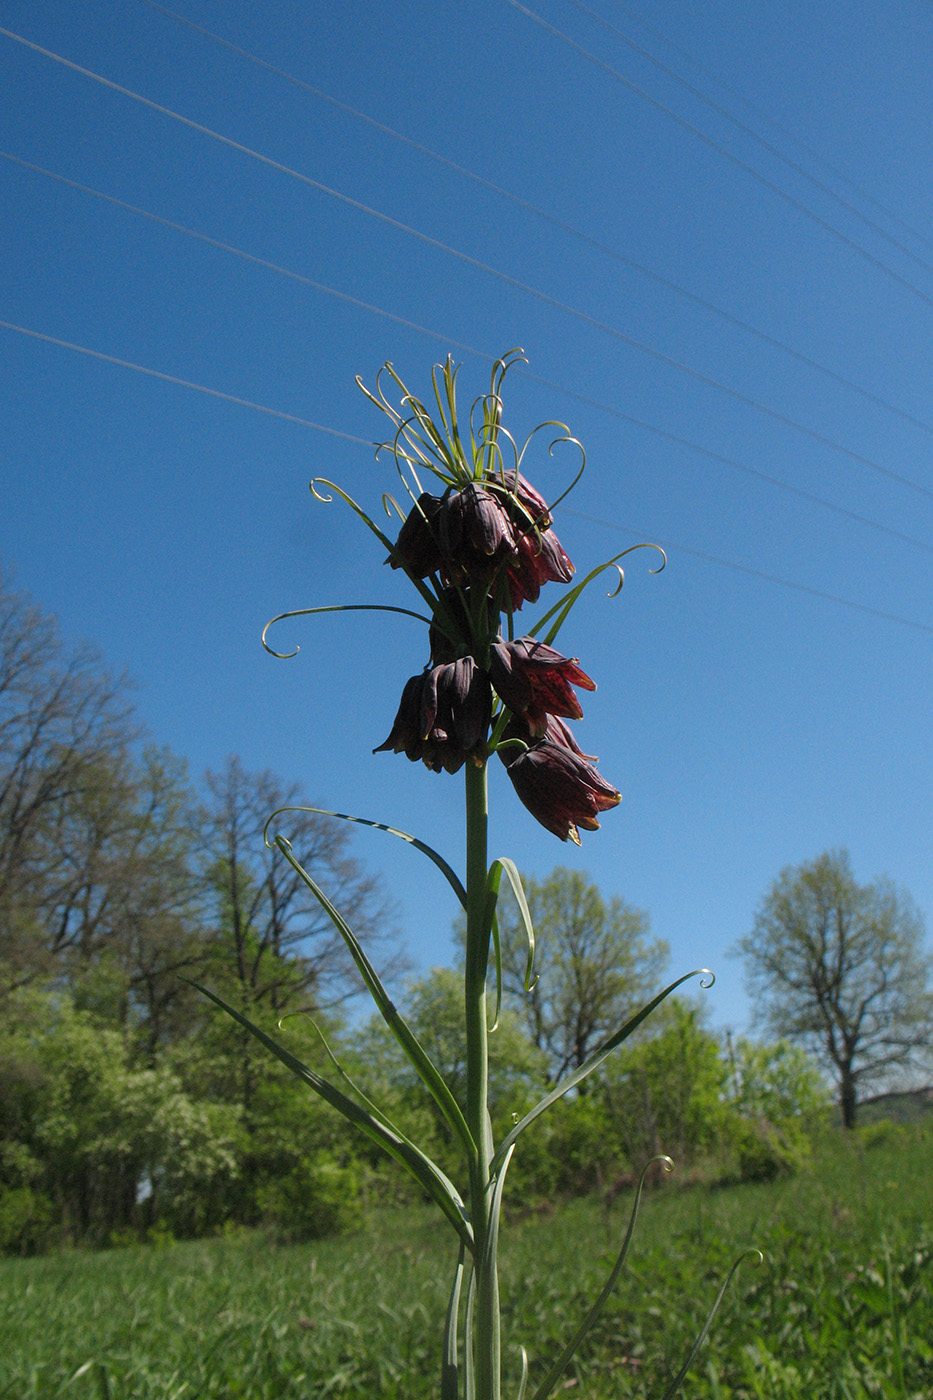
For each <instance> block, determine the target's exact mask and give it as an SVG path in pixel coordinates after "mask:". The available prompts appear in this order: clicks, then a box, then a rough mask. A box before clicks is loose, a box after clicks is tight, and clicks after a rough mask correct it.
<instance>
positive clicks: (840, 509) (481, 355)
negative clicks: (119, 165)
mask: <svg viewBox="0 0 933 1400" xmlns="http://www.w3.org/2000/svg"><path fill="white" fill-rule="evenodd" d="M0 158H2V159H4V160H8V161H11V162H13V163H14V164H16V165H18V166H20V167H22V168H23V169H26V170H29V171H32V172H34V173H35V174H39V175H42V176H44V177H46V178H47V179H50V180H54V181H56V182H57V183H59V184H62V185H65V186H67V187H68V188H70V189H74V190H78V191H79V192H81V193H82V194H86V195H91V196H93V197H94V198H95V199H99V200H101V201H103V202H105V203H107V204H110V205H113V206H115V207H116V208H118V209H122V210H124V211H125V212H127V213H130V214H134V215H138V216H140V217H141V218H144V219H148V220H150V221H151V222H153V223H155V224H157V225H159V226H161V227H163V228H168V229H171V230H172V231H173V232H175V233H180V234H183V235H184V236H185V237H188V238H192V239H194V240H196V241H197V242H200V243H204V244H206V245H207V246H208V247H211V248H216V249H218V250H220V251H223V252H225V253H229V254H231V255H232V256H234V257H237V258H240V259H242V260H243V261H245V262H248V263H251V264H254V265H256V266H258V267H261V268H263V269H265V270H266V271H269V272H273V273H275V274H277V275H279V276H282V277H286V278H289V279H290V280H292V281H295V282H298V283H299V284H301V285H303V286H307V287H309V288H311V289H312V290H313V291H316V292H319V293H322V294H323V295H325V296H329V297H333V298H335V299H337V300H339V301H342V302H344V303H346V304H349V305H351V306H355V307H356V308H357V309H359V310H361V311H364V312H368V313H371V314H373V315H376V316H380V317H382V318H384V319H387V320H390V321H392V322H393V323H394V324H396V325H401V326H404V327H405V328H406V329H408V330H412V331H415V332H416V333H418V334H420V335H424V336H426V337H429V338H430V339H432V340H436V341H438V342H440V343H442V344H444V345H446V346H447V348H448V349H455V350H460V351H462V352H464V353H465V354H469V355H474V356H476V357H477V358H478V359H481V360H484V361H486V362H487V363H489V364H492V363H493V362H494V361H495V359H496V356H495V355H494V354H492V353H491V352H489V351H486V350H481V349H478V348H477V347H476V346H473V345H468V344H466V343H465V342H463V341H459V340H455V339H453V338H452V337H450V336H447V335H444V334H443V333H442V332H440V331H435V330H432V329H431V328H430V327H428V326H423V325H421V324H420V323H419V322H417V321H412V320H410V319H408V318H407V317H404V316H399V315H397V314H396V313H395V312H392V311H388V310H387V309H386V308H384V307H381V306H376V305H374V304H373V303H372V302H367V301H363V300H362V299H361V298H360V297H355V296H352V295H351V294H349V293H348V292H343V291H340V290H339V289H337V288H336V287H331V286H329V285H328V284H327V283H324V282H319V281H318V280H316V279H315V278H312V277H308V276H306V275H305V274H304V273H301V272H298V271H296V270H294V269H292V268H288V267H283V266H282V265H281V264H280V263H275V262H271V261H270V260H269V259H267V258H261V257H259V256H258V255H257V254H255V253H250V252H248V251H246V250H245V249H243V248H238V247H237V246H236V245H235V244H232V243H228V242H225V241H223V240H222V239H219V238H213V237H211V235H209V234H206V233H201V232H200V231H199V230H198V229H193V228H189V227H188V226H187V225H186V224H180V223H177V222H175V221H174V220H173V219H167V218H165V217H164V216H163V215H161V214H156V213H154V212H153V211H152V210H149V209H144V208H142V207H141V206H139V205H137V204H130V203H129V202H128V201H126V200H123V199H118V198H117V197H116V196H114V195H109V194H106V193H105V192H104V191H103V190H97V189H94V188H93V186H90V185H83V184H81V183H80V182H79V181H77V180H72V179H69V178H68V177H67V176H65V175H60V174H58V173H57V172H55V171H53V170H47V169H45V168H44V167H43V166H40V165H35V164H34V163H33V162H32V161H27V160H23V159H22V158H21V157H19V156H15V155H11V154H10V152H8V151H2V150H0ZM515 372H516V373H517V374H520V375H522V376H523V377H524V378H527V379H530V380H532V381H533V382H535V383H538V384H540V385H542V386H543V387H545V388H548V389H551V390H554V391H555V392H557V393H560V394H564V395H566V396H567V397H569V398H572V399H575V400H576V401H577V402H581V403H584V404H586V405H587V406H588V407H590V408H595V409H597V410H598V411H601V412H603V413H607V414H609V415H610V416H612V417H614V418H616V419H618V420H621V421H623V422H626V423H630V424H632V425H633V426H635V427H637V428H640V429H643V430H645V431H647V432H649V433H653V434H655V435H656V436H658V437H661V438H663V439H665V440H666V441H668V442H673V443H676V444H677V445H678V446H680V447H685V448H687V449H688V450H689V451H692V452H697V453H699V454H701V455H702V456H705V457H708V458H709V459H711V460H712V461H715V462H718V463H720V464H721V465H723V466H727V467H730V468H731V469H733V470H735V471H738V472H742V473H744V474H746V475H748V476H751V477H755V478H756V479H757V480H759V481H764V482H766V483H767V484H769V485H771V486H773V487H775V488H776V489H778V490H780V491H784V492H786V493H788V494H790V495H793V496H796V497H798V499H801V500H805V501H808V502H810V503H811V504H814V505H818V506H821V507H823V508H824V509H826V510H829V511H832V512H833V513H835V514H837V515H839V516H841V517H843V518H844V519H847V520H851V521H853V522H854V523H856V524H859V525H864V526H866V527H867V528H869V529H871V530H875V531H877V532H879V533H881V534H884V535H887V536H889V537H890V538H892V539H896V540H898V541H900V542H901V543H903V544H909V545H912V546H913V547H914V548H916V549H922V550H924V551H926V552H927V553H933V545H931V544H929V543H927V542H926V541H924V540H920V539H917V538H916V537H915V536H913V535H908V534H906V533H904V532H903V531H901V530H897V529H894V528H893V527H892V526H889V525H883V524H882V523H881V522H880V521H877V520H872V519H870V518H869V517H868V516H865V515H861V514H859V513H858V512H857V511H854V510H850V509H849V508H848V507H846V506H841V505H838V504H836V502H834V501H829V500H827V499H826V498H825V497H823V496H819V495H817V494H816V493H815V492H812V491H807V490H805V489H804V488H802V487H799V486H793V485H791V484H790V483H789V482H786V481H782V480H780V478H778V477H775V476H771V475H770V474H769V473H767V472H764V471H761V470H760V469H759V468H757V467H752V466H749V465H748V464H747V463H744V462H738V461H736V460H735V459H734V458H731V457H727V456H725V455H724V454H722V453H720V452H716V451H714V450H713V449H712V448H708V447H704V446H703V445H702V444H700V443H696V442H692V441H690V439H688V438H684V437H681V436H679V435H678V434H676V433H673V432H670V431H669V430H668V429H665V428H660V427H658V426H657V425H656V424H653V423H649V422H647V421H645V420H644V419H641V418H637V417H635V416H634V415H633V414H630V413H626V412H625V411H624V410H622V409H619V408H616V407H614V406H613V405H611V404H607V403H603V402H602V401H601V400H599V399H594V398H591V397H590V396H589V395H586V394H583V393H580V392H579V391H578V390H575V389H571V388H569V387H568V386H567V385H564V384H559V383H557V382H555V381H554V380H550V379H546V378H544V377H542V376H541V375H538V374H534V373H533V372H532V371H531V370H530V369H525V368H522V367H518V368H517V369H516V371H515ZM179 382H182V383H188V381H179ZM189 387H192V386H190V385H189ZM235 401H236V400H235ZM299 421H302V422H303V421H304V420H299Z"/></svg>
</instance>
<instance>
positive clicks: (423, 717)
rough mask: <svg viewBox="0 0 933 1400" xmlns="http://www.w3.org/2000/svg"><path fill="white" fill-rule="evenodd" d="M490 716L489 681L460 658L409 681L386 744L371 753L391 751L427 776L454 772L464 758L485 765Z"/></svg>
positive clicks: (469, 660) (468, 660)
mask: <svg viewBox="0 0 933 1400" xmlns="http://www.w3.org/2000/svg"><path fill="white" fill-rule="evenodd" d="M491 716H492V691H491V690H490V686H489V677H488V675H487V674H486V672H485V671H481V670H480V668H479V667H478V666H477V664H476V662H475V661H474V660H473V658H472V656H465V657H462V658H461V659H460V660H459V661H452V662H449V663H447V664H445V665H443V666H434V667H432V669H431V670H429V671H424V672H422V674H421V675H420V676H412V678H411V679H410V680H409V681H408V682H407V683H406V685H405V689H404V690H403V691H402V700H401V704H400V705H399V709H398V714H397V715H396V716H395V723H394V724H393V726H392V731H391V733H390V734H389V737H388V739H386V740H385V742H384V743H382V744H380V745H379V747H378V748H375V749H373V753H380V752H382V751H385V750H387V749H392V750H394V752H395V753H404V754H405V756H406V758H409V759H411V761H412V762H413V763H416V762H417V761H418V759H419V758H420V759H421V761H422V762H423V763H424V764H425V766H426V767H427V768H430V769H431V770H432V772H435V773H439V772H440V771H441V770H442V769H444V770H445V771H446V772H448V773H456V772H457V770H458V769H460V768H462V767H463V764H464V762H465V761H466V759H468V758H472V759H473V760H474V761H475V762H477V763H482V762H483V761H484V760H485V758H486V738H487V735H488V733H489V722H490V719H491Z"/></svg>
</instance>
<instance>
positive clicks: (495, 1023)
mask: <svg viewBox="0 0 933 1400" xmlns="http://www.w3.org/2000/svg"><path fill="white" fill-rule="evenodd" d="M490 932H491V934H492V954H493V960H494V963H495V969H496V1014H495V1015H494V1016H493V1018H492V1025H491V1026H490V1027H489V1034H490V1035H492V1033H493V1031H497V1030H498V1029H499V1017H500V1015H501V1014H502V940H501V938H500V937H499V920H498V919H497V918H496V911H495V910H493V911H492V924H491V928H490Z"/></svg>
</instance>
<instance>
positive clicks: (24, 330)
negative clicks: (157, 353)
mask: <svg viewBox="0 0 933 1400" xmlns="http://www.w3.org/2000/svg"><path fill="white" fill-rule="evenodd" d="M0 328H2V329H3V330H5V331H16V332H17V333H18V334H19V335H26V336H29V337H30V338H31V339H32V340H41V341H44V342H45V344H46V345H56V346H58V348H59V349H61V350H74V351H75V352H76V353H77V354H78V355H87V356H88V357H89V358H90V359H92V360H103V361H105V362H106V363H107V364H110V365H119V366H120V368H121V369H131V370H134V371H135V372H136V373H137V374H146V375H148V376H149V377H150V378H151V379H161V380H164V382H165V383H166V384H175V385H177V386H178V387H180V388H182V389H194V390H195V391H196V392H197V393H199V394H208V395H209V396H210V397H211V398H213V399H223V401H224V402H225V403H232V404H236V405H237V406H238V407H240V408H252V409H255V411H256V412H257V413H265V414H268V416H269V417H270V418H282V419H284V420H285V422H287V423H296V424H297V425H298V426H299V427H300V428H313V429H314V430H315V432H318V433H328V434H329V435H330V436H331V437H338V438H346V439H347V441H348V442H359V443H362V444H363V446H364V447H373V446H375V443H373V442H372V441H371V440H369V439H367V438H361V437H356V436H355V435H354V434H353V433H345V432H342V431H341V430H340V429H339V428H328V427H327V426H326V425H325V424H323V423H315V422H312V420H311V419H310V418H301V417H299V415H298V414H297V413H285V412H284V411H283V410H282V409H280V408H270V407H269V406H268V405H267V404H262V403H256V402H255V400H253V399H243V398H240V397H239V396H238V395H237V394H225V393H223V392H222V391H221V390H220V389H211V388H209V387H208V386H207V385H206V384H196V383H195V382H194V380H192V379H181V378H179V376H178V375H177V374H166V373H165V372H164V371H163V370H161V369H150V368H149V367H148V366H147V365H140V364H137V363H136V362H135V361H134V360H124V359H122V358H121V357H120V356H119V355H108V354H105V352H104V351H103V350H92V349H91V348H90V347H89V346H87V345H77V344H76V343H75V342H74V341H73V340H61V339H60V338H59V337H58V336H56V335H46V334H45V333H44V332H43V331H35V330H31V329H30V328H29V327H28V326H19V325H17V324H16V323H15V322H14V321H0Z"/></svg>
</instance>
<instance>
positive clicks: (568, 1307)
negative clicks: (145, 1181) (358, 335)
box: [0, 1127, 933, 1400]
mask: <svg viewBox="0 0 933 1400" xmlns="http://www.w3.org/2000/svg"><path fill="white" fill-rule="evenodd" d="M816 1160H817V1163H818V1165H817V1166H816V1167H815V1168H814V1170H813V1171H812V1172H810V1173H807V1174H806V1175H804V1176H801V1177H797V1178H796V1179H794V1180H792V1181H787V1182H778V1183H774V1184H771V1185H757V1186H752V1185H746V1186H738V1187H733V1188H729V1189H723V1190H719V1191H710V1190H708V1189H705V1188H700V1187H692V1188H689V1189H685V1190H682V1191H677V1190H670V1189H666V1190H663V1191H659V1192H657V1193H655V1195H654V1196H653V1197H652V1198H651V1199H649V1200H648V1201H647V1204H646V1206H645V1209H644V1211H643V1215H642V1219H641V1221H640V1223H639V1229H638V1234H637V1236H636V1244H635V1246H634V1247H633V1251H632V1254H631V1256H630V1265H629V1267H628V1268H627V1270H626V1273H625V1274H624V1275H623V1277H622V1279H621V1280H620V1284H619V1287H618V1289H617V1293H616V1296H615V1297H614V1298H613V1300H612V1301H611V1303H610V1305H609V1308H608V1309H607V1311H606V1314H605V1315H604V1317H603V1319H602V1320H601V1321H600V1323H599V1324H598V1326H597V1329H596V1330H595V1332H594V1333H593V1334H592V1335H591V1339H590V1340H589V1341H588V1342H587V1344H586V1348H585V1352H584V1361H583V1362H582V1363H581V1364H580V1366H579V1369H578V1370H573V1369H571V1371H570V1372H568V1375H567V1377H566V1378H565V1382H566V1381H568V1380H569V1382H570V1383H571V1384H570V1388H569V1390H568V1392H567V1393H569V1394H571V1395H573V1394H576V1395H579V1396H581V1397H584V1396H585V1397H587V1400H603V1397H605V1398H606V1400H608V1398H609V1397H610V1396H611V1397H614V1398H615V1397H627V1396H652V1397H660V1396H661V1395H662V1394H663V1392H664V1388H665V1384H666V1380H667V1378H668V1377H669V1376H670V1374H671V1371H672V1369H675V1368H676V1365H677V1364H679V1361H680V1359H681V1358H682V1356H683V1355H684V1354H685V1353H686V1351H687V1350H688V1348H689V1345H690V1341H691V1339H692V1336H693V1335H695V1332H696V1330H698V1328H699V1327H700V1326H701V1324H702V1319H703V1316H704V1314H705V1310H706V1309H707V1307H708V1306H709V1304H710V1302H711V1301H712V1299H713V1297H714V1296H715V1293H716V1290H717V1287H718V1283H719V1280H720V1279H721V1278H722V1277H723V1276H724V1274H725V1273H726V1271H727V1270H728V1267H729V1264H730V1263H731V1261H732V1259H733V1258H734V1257H735V1256H736V1255H737V1254H738V1253H740V1252H741V1250H742V1249H744V1248H746V1247H747V1246H748V1245H751V1244H755V1245H758V1246H759V1247H760V1248H761V1249H763V1250H764V1251H765V1254H766V1256H767V1257H766V1261H765V1264H764V1265H763V1266H761V1267H759V1268H756V1267H755V1266H754V1265H753V1264H751V1263H747V1264H745V1265H744V1266H743V1268H742V1270H741V1272H740V1274H739V1275H738V1277H737V1279H736V1280H735V1282H734V1284H733V1287H732V1290H731V1292H730V1295H729V1297H728V1299H727V1302H726V1304H725V1305H724V1308H723V1311H722V1313H721V1314H720V1317H719V1319H718V1320H717V1323H716V1325H715V1327H714V1332H713V1336H712V1339H711V1342H710V1343H709V1344H708V1345H707V1346H706V1348H705V1349H704V1351H703V1352H702V1354H701V1356H700V1358H699V1359H698V1360H697V1362H696V1363H695V1365H694V1367H693V1370H692V1371H691V1374H690V1377H689V1378H688V1381H687V1383H686V1387H685V1390H684V1394H685V1395H686V1396H690V1397H704V1398H705V1397H720V1398H723V1397H739V1396H742V1397H745V1396H767V1397H774V1400H784V1397H787V1400H798V1398H799V1400H824V1397H825V1398H826V1400H833V1397H837V1396H838V1397H839V1400H856V1398H857V1400H862V1397H869V1396H871V1397H875V1396H879V1397H888V1396H892V1397H899V1400H903V1397H907V1396H910V1397H921V1396H923V1397H929V1396H930V1395H931V1394H933V1351H931V1349H930V1345H929V1343H930V1340H933V1287H931V1284H933V1263H927V1262H925V1261H927V1260H929V1259H931V1258H933V1132H931V1129H930V1128H929V1127H925V1128H923V1127H914V1128H903V1129H898V1130H896V1131H895V1134H894V1136H893V1137H892V1138H891V1140H889V1141H887V1142H884V1141H882V1142H880V1143H878V1144H876V1145H875V1146H873V1147H871V1148H870V1149H868V1150H866V1149H865V1148H864V1147H863V1146H861V1145H857V1144H854V1143H851V1142H847V1141H845V1140H843V1139H842V1138H841V1137H840V1136H838V1135H835V1134H834V1135H831V1136H828V1137H827V1139H826V1140H825V1142H824V1143H823V1144H822V1145H821V1147H820V1148H819V1151H818V1154H817V1159H816ZM623 1229H624V1220H623V1203H621V1202H617V1203H616V1206H615V1208H614V1210H613V1213H612V1218H611V1220H607V1218H606V1216H605V1214H604V1212H603V1211H602V1209H601V1207H600V1204H599V1202H597V1201H594V1200H589V1201H579V1202H574V1203H572V1204H571V1205H568V1206H566V1207H564V1208H562V1209H561V1210H559V1211H558V1212H556V1213H555V1214H554V1215H552V1216H545V1217H540V1216H538V1217H535V1218H532V1219H528V1220H525V1221H520V1222H519V1221H517V1222H515V1223H514V1224H513V1225H511V1226H507V1227H506V1229H505V1233H504V1239H503V1255H504V1257H503V1293H504V1304H505V1339H506V1345H507V1347H508V1348H509V1350H508V1364H509V1366H510V1367H511V1373H510V1376H509V1383H508V1385H507V1387H506V1391H505V1394H506V1395H514V1394H515V1392H516V1389H517V1376H518V1362H517V1346H518V1343H519V1342H523V1343H524V1344H525V1346H526V1347H527V1348H528V1350H529V1352H530V1354H531V1357H532V1380H534V1376H535V1374H536V1373H537V1374H538V1375H539V1376H540V1375H541V1374H543V1371H542V1369H541V1368H542V1366H543V1364H544V1363H545V1362H546V1361H547V1359H548V1358H550V1357H553V1355H554V1354H555V1352H556V1351H557V1350H558V1349H559V1347H560V1345H561V1342H562V1341H563V1339H564V1338H565V1337H566V1335H567V1334H568V1332H569V1331H570V1330H571V1329H572V1327H573V1325H574V1323H575V1321H576V1319H578V1318H579V1316H580V1315H581V1313H582V1312H583V1311H585V1309H586V1307H587V1306H588V1305H589V1303H590V1302H591V1301H592V1298H593V1296H594V1295H595V1293H596V1292H597V1291H598V1289H599V1287H600V1285H601V1282H602V1279H603V1278H604V1277H605V1273H606V1271H607V1270H608V1268H609V1267H610V1262H611V1257H610V1253H609V1249H608V1244H609V1240H610V1238H611V1239H613V1240H617V1239H618V1237H619V1236H620V1235H621V1233H622V1231H623ZM441 1236H442V1227H441V1226H439V1225H438V1224H436V1223H435V1222H434V1220H433V1218H432V1217H430V1216H429V1215H428V1213H427V1212H426V1211H422V1210H413V1211H410V1212H405V1213H402V1212H391V1213H385V1214H383V1215H381V1216H379V1217H378V1218H377V1219H375V1220H374V1221H373V1222H372V1224H371V1226H370V1227H369V1229H368V1230H367V1231H365V1232H363V1233H361V1234H358V1235H354V1236H352V1237H348V1238H346V1239H342V1240H335V1241H324V1242H321V1243H318V1244H315V1245H313V1246H302V1247H293V1248H287V1249H283V1248H273V1247H270V1246H268V1245H265V1244H264V1243H263V1242H262V1240H261V1239H260V1238H259V1237H256V1236H250V1237H244V1238H240V1239H229V1240H212V1241H203V1242H200V1243H195V1244H185V1245H178V1246H175V1247H171V1248H166V1249H158V1250H157V1249H153V1248H148V1249H144V1248H135V1247H134V1248H127V1249H122V1250H112V1251H109V1252H107V1253H104V1254H96V1255H92V1254H81V1253H71V1254H63V1255H58V1256H55V1257H50V1258H47V1259H37V1260H5V1261H0V1396H3V1397H9V1398H10V1400H29V1398H30V1397H42V1398H43V1400H46V1397H49V1398H50V1397H52V1396H59V1395H60V1396H62V1397H69V1398H70V1397H75V1400H80V1397H92V1396H93V1397H102V1396H111V1397H113V1400H118V1398H119V1400H124V1397H125V1398H126V1400H129V1397H133V1398H134V1400H169V1398H170V1397H178V1400H181V1397H185V1400H193V1397H196V1396H197V1397H208V1396H211V1397H214V1396H216V1397H236V1396H244V1397H249V1400H265V1397H269V1398H270V1400H271V1397H279V1396H281V1397H286V1396H287V1397H294V1398H295V1400H297V1398H298V1397H302V1400H318V1397H323V1396H331V1395H336V1396H345V1397H364V1396H365V1397H367V1400H372V1397H379V1400H383V1398H384V1400H396V1397H398V1400H402V1397H404V1400H420V1397H429V1396H435V1395H436V1393H437V1373H438V1365H437V1360H438V1338H439V1333H440V1327H441V1320H442V1315H443V1309H444V1305H445V1301H446V1298H445V1295H446V1289H447V1285H448V1280H447V1277H446V1273H447V1265H448V1264H449V1265H451V1266H452V1263H453V1254H452V1252H451V1253H450V1257H449V1259H448V1260H447V1261H446V1263H445V1265H444V1268H443V1270H442V1271H439V1270H438V1267H437V1264H436V1262H435V1260H434V1249H435V1247H436V1245H437V1243H438V1239H439V1237H441ZM76 1373H80V1374H76Z"/></svg>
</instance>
